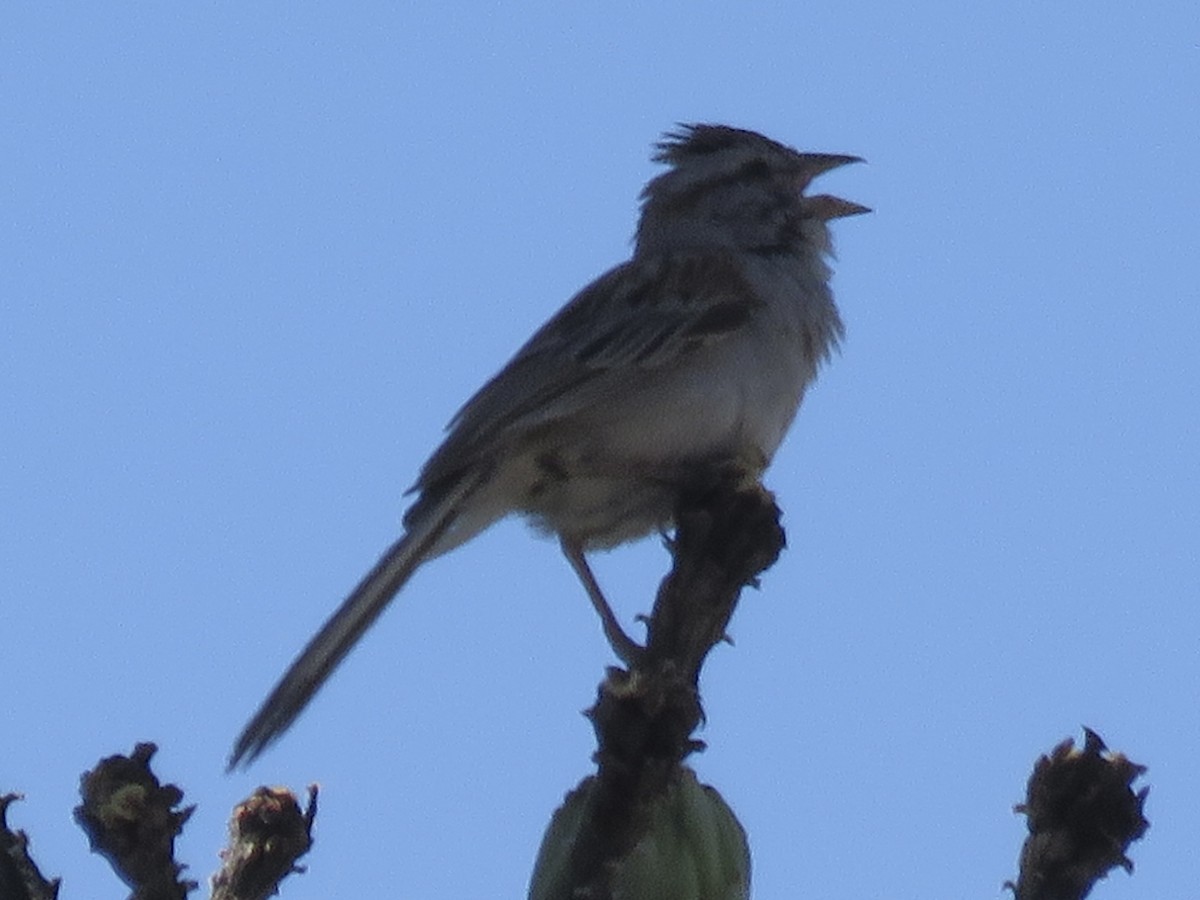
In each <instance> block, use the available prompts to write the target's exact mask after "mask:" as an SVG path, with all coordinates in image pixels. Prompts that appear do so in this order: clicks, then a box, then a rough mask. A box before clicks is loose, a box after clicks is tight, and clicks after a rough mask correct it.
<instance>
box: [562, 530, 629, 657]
mask: <svg viewBox="0 0 1200 900" xmlns="http://www.w3.org/2000/svg"><path fill="white" fill-rule="evenodd" d="M559 544H560V546H561V547H562V552H563V556H565V557H566V558H567V562H569V563H570V564H571V568H572V569H574V570H575V574H576V575H577V576H579V581H580V582H581V583H582V584H583V589H584V590H585V591H587V595H588V599H589V600H591V601H592V607H593V608H594V609H595V610H596V614H597V615H599V616H600V624H601V625H602V626H603V628H604V636H605V637H606V638H608V643H609V646H610V647H612V649H613V653H615V654H617V658H618V659H620V660H621V662H623V663H625V665H627V666H634V665H636V664H637V663H638V662H639V661H640V660H641V659H642V657H643V656H645V653H646V648H645V647H643V646H642V645H641V644H639V643H638V642H637V641H635V640H634V639H633V638H631V637H630V636H629V635H627V634H626V633H625V629H623V628H622V627H621V623H620V622H618V621H617V617H616V615H615V614H614V613H613V611H612V607H610V606H609V605H608V601H607V600H606V599H605V598H604V592H603V591H602V590H600V585H599V583H598V582H597V581H596V576H595V575H593V574H592V568H591V566H589V565H588V563H587V559H586V558H585V557H584V555H583V547H581V546H580V545H579V543H578V542H575V541H570V540H568V539H567V538H561V539H560V541H559Z"/></svg>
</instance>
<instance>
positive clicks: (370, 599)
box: [228, 473, 483, 770]
mask: <svg viewBox="0 0 1200 900" xmlns="http://www.w3.org/2000/svg"><path fill="white" fill-rule="evenodd" d="M482 480H483V476H482V473H477V474H476V475H475V476H474V477H466V478H463V479H462V480H460V481H459V482H458V483H457V484H456V485H454V487H453V488H452V489H451V490H450V491H448V492H447V493H446V495H445V496H443V497H441V498H439V499H438V500H437V501H436V502H434V503H428V504H425V505H424V506H423V509H422V510H421V514H420V515H418V516H415V517H414V519H415V521H409V522H407V523H406V524H407V525H408V528H407V531H406V533H405V535H404V536H403V537H402V538H400V540H398V541H396V543H394V544H393V545H392V546H391V547H389V548H388V550H387V552H386V553H384V554H383V556H382V557H381V558H380V560H379V562H378V563H376V564H375V567H374V568H373V569H371V571H370V572H368V573H367V574H366V576H365V577H364V578H363V579H362V581H360V582H359V583H358V586H357V587H356V588H355V589H354V590H353V591H352V592H351V594H350V596H349V597H347V598H346V599H345V601H343V603H342V605H341V606H340V607H338V609H337V612H335V613H334V614H333V615H332V616H330V617H329V620H328V621H326V623H325V624H324V625H323V626H322V628H321V630H320V631H318V632H317V634H316V636H314V637H313V639H312V640H311V641H309V642H308V646H306V647H305V648H304V650H303V651H302V652H301V653H300V655H299V656H298V657H296V659H295V661H294V662H293V663H292V665H291V667H290V668H289V669H288V670H287V672H286V673H285V674H284V676H283V678H281V679H280V680H279V683H278V684H277V685H276V686H275V690H273V691H272V692H271V695H270V696H269V697H267V699H266V701H264V702H263V704H262V706H260V707H259V709H258V712H256V713H255V714H254V718H252V719H251V720H250V722H249V723H248V724H247V725H246V727H245V729H243V731H242V733H241V735H240V736H239V737H238V739H237V742H236V743H235V744H234V747H233V752H232V753H231V754H230V756H229V766H228V768H229V769H230V770H232V769H234V768H236V767H238V766H239V765H241V764H243V763H245V764H247V765H248V764H249V763H251V762H253V761H254V760H255V758H257V757H258V755H259V754H260V753H262V752H263V750H265V749H266V748H267V747H268V746H270V745H271V744H272V743H274V742H275V740H277V739H278V738H279V737H280V736H281V735H282V734H283V733H284V732H285V731H287V729H288V728H289V727H290V726H291V724H292V723H293V722H294V721H295V720H296V717H297V716H299V715H300V713H301V712H303V710H304V708H305V707H306V706H307V705H308V703H309V701H310V700H312V698H313V697H314V696H315V695H316V693H317V691H318V690H320V688H321V685H323V684H324V683H325V681H326V680H327V679H328V678H329V676H330V675H331V674H332V673H333V671H334V669H336V668H337V666H338V664H339V663H341V661H342V660H343V659H345V658H346V654H348V653H349V652H350V650H351V649H352V648H353V647H354V645H355V644H356V643H358V640H359V638H361V637H362V636H363V634H364V633H365V632H366V631H367V629H368V628H370V627H371V626H372V625H373V624H374V623H375V620H376V619H378V618H379V616H380V614H381V613H382V612H383V611H384V609H386V608H387V605H388V603H390V602H391V600H392V598H393V597H395V596H396V594H397V593H399V591H400V589H401V588H403V587H404V585H405V583H406V582H407V581H408V579H409V578H411V577H412V574H413V572H415V571H416V570H417V568H418V567H419V566H420V565H421V563H423V562H425V561H426V560H427V559H430V558H432V557H433V556H436V555H438V554H439V553H440V552H443V551H444V550H446V549H449V548H448V547H446V546H445V544H446V542H444V541H442V538H444V537H445V536H446V535H447V532H449V531H450V530H451V529H452V528H453V527H454V525H455V523H456V520H457V519H458V518H459V512H460V510H461V509H462V504H463V501H464V500H466V498H467V497H468V496H469V495H470V494H471V493H473V492H474V491H475V490H476V489H477V488H478V487H479V485H480V483H481V482H482ZM456 537H457V536H456ZM450 543H451V545H456V544H457V543H459V540H452V541H451V542H450Z"/></svg>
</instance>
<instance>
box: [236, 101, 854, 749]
mask: <svg viewBox="0 0 1200 900" xmlns="http://www.w3.org/2000/svg"><path fill="white" fill-rule="evenodd" d="M656 151H657V152H656V153H655V155H654V157H653V159H654V161H655V162H658V163H663V164H665V165H666V167H667V168H666V170H665V171H664V172H662V173H661V174H659V175H657V176H656V177H654V178H653V179H652V180H651V181H650V182H649V183H648V184H647V185H646V186H645V188H644V190H643V191H642V194H641V214H640V218H639V221H638V224H637V230H636V235H635V239H634V249H633V254H632V256H631V258H630V259H629V260H628V261H627V262H624V263H621V264H620V265H618V266H617V267H616V268H614V269H611V270H610V271H608V272H607V273H605V274H603V275H601V276H600V277H599V278H597V279H596V280H595V281H593V282H592V283H591V284H589V285H588V286H587V287H585V288H584V289H583V290H581V291H580V292H579V293H578V294H576V295H575V296H574V297H573V298H572V299H571V300H570V301H568V302H567V304H566V305H565V306H563V307H562V308H561V309H560V310H559V311H558V312H557V313H555V314H554V315H553V316H552V317H551V318H550V319H549V321H547V322H546V323H545V324H544V325H543V326H542V327H541V328H540V329H538V331H537V332H536V333H535V334H534V335H533V336H532V337H531V338H530V339H529V340H528V341H527V342H526V343H525V345H524V346H522V347H521V348H520V349H519V350H518V351H517V353H516V355H515V356H513V358H512V359H511V360H509V362H508V363H507V365H505V366H504V368H502V369H501V370H500V372H499V373H498V374H497V375H496V376H495V377H494V378H492V379H491V380H490V381H489V382H487V383H486V384H485V385H484V386H483V387H482V388H480V389H479V391H478V392H477V393H476V394H475V395H474V396H473V397H471V399H469V400H468V401H467V402H466V404H465V405H464V406H463V407H462V408H461V409H460V410H459V411H458V413H457V414H456V415H455V416H454V418H453V419H452V420H451V422H450V424H449V426H448V428H447V434H446V437H445V440H444V441H443V442H442V444H441V446H439V447H438V448H437V449H436V450H435V451H434V452H433V455H432V456H430V457H429V459H428V461H427V462H426V463H425V465H424V466H423V468H422V469H421V471H420V475H419V476H418V478H417V481H416V484H415V485H414V486H413V488H412V489H411V491H410V493H412V494H415V499H414V500H413V502H412V505H411V506H410V507H409V509H408V511H407V512H406V514H405V516H404V534H403V535H402V536H401V537H400V539H399V540H398V541H396V543H394V544H393V545H392V546H391V547H390V548H388V550H387V551H386V552H385V553H384V554H383V556H382V558H381V559H380V560H379V562H378V563H376V565H375V567H374V568H373V569H371V570H370V571H369V572H368V573H367V574H366V576H364V577H363V579H362V580H361V581H360V582H359V583H358V585H357V586H356V587H355V588H354V590H353V591H352V592H351V593H350V595H349V596H348V597H347V598H346V600H345V601H344V602H343V603H342V605H341V606H340V607H339V608H338V609H337V611H336V612H334V614H333V615H332V616H331V617H330V618H329V620H328V621H327V622H326V623H325V624H324V625H323V626H322V628H321V629H320V631H318V632H317V634H316V635H315V636H314V637H313V638H312V640H311V641H309V643H308V645H307V646H306V647H305V648H304V650H303V651H301V653H300V655H299V656H298V657H297V658H296V660H295V661H294V662H293V663H292V665H291V667H290V668H289V669H288V670H287V672H286V673H285V674H284V676H283V678H282V679H281V680H280V681H279V683H278V684H277V685H276V687H275V689H274V690H273V691H272V692H271V694H270V696H268V697H267V699H266V701H265V702H264V703H263V704H262V706H261V707H260V708H259V710H258V712H257V713H255V715H254V717H253V718H252V719H251V720H250V722H249V724H248V725H247V726H246V728H245V730H244V731H243V732H242V734H241V736H240V737H239V738H238V739H237V742H236V744H235V746H234V748H233V752H232V754H231V756H230V763H229V764H230V767H231V768H233V767H235V766H237V765H239V764H241V763H243V762H249V761H251V760H253V759H254V758H255V757H257V756H258V755H259V754H260V753H261V752H262V751H263V750H264V749H265V748H266V747H267V746H268V745H270V744H271V743H272V742H274V741H275V740H276V739H278V738H279V737H280V736H281V735H282V734H283V733H284V732H285V731H286V730H287V729H288V727H289V726H291V724H292V723H293V722H294V721H295V719H296V717H297V716H298V715H299V714H300V712H301V711H302V710H303V709H304V708H305V706H306V705H307V704H308V702H309V701H310V700H311V699H312V698H313V696H314V695H315V694H316V692H317V691H318V690H319V689H320V687H321V685H323V684H324V683H325V681H326V680H327V679H328V678H329V676H330V675H331V674H332V673H333V671H334V669H335V668H336V667H337V666H338V664H339V663H340V662H341V661H342V660H343V659H344V658H345V657H346V654H347V653H349V652H350V650H351V648H352V647H353V646H354V645H355V643H357V642H358V640H359V639H360V638H361V637H362V636H363V634H364V633H365V632H366V631H367V629H368V628H370V627H371V625H372V624H373V623H374V622H375V621H376V619H378V618H379V616H380V614H381V613H382V612H383V611H384V609H385V608H387V605H388V604H389V603H390V602H391V600H392V598H393V597H395V596H396V594H397V593H398V592H399V591H400V589H401V588H402V587H404V585H405V584H406V583H407V582H408V580H409V578H411V577H412V575H413V573H414V572H415V571H416V570H417V568H418V567H420V566H421V565H422V564H423V563H425V562H427V561H429V560H431V559H433V558H435V557H438V556H441V555H443V554H445V553H448V552H449V551H451V550H453V549H454V548H456V547H458V546H459V545H460V544H463V543H465V542H466V541H469V540H470V539H471V538H473V537H475V535H477V534H479V533H480V532H481V531H483V530H484V529H485V528H487V527H488V526H489V525H491V524H492V523H494V522H496V521H497V520H498V519H501V518H504V517H505V516H508V515H510V514H512V513H518V514H520V515H522V516H524V517H525V518H527V519H528V520H529V521H530V522H531V523H532V525H533V526H534V528H535V529H537V530H538V531H540V532H543V533H545V534H547V535H552V536H555V537H557V539H558V542H559V544H560V546H561V548H562V551H563V553H564V555H565V556H566V558H567V560H568V561H569V563H570V564H571V566H572V568H573V569H574V570H575V572H576V574H577V575H578V577H579V578H580V580H581V582H582V583H583V586H584V588H585V590H586V592H587V594H588V597H589V599H590V600H591V602H592V604H593V606H594V607H595V608H596V611H597V613H598V614H599V615H600V620H601V624H602V627H603V629H604V632H605V634H606V636H607V637H608V640H609V643H610V644H611V645H612V648H613V650H614V652H615V653H616V655H617V656H618V657H619V658H620V659H622V660H623V661H625V662H627V663H633V662H635V661H636V659H637V658H638V654H639V651H640V650H641V648H640V647H639V645H638V644H637V643H636V642H635V641H634V640H633V639H631V638H630V637H629V636H628V635H627V634H626V633H625V632H624V630H623V629H622V628H621V626H620V623H619V622H618V621H617V619H616V617H615V615H614V614H613V613H612V611H611V609H610V608H609V606H608V603H607V601H606V600H605V598H604V595H603V593H602V591H601V590H600V587H599V585H598V584H597V583H596V579H595V578H594V576H593V575H592V572H591V569H590V567H589V566H588V563H587V560H586V558H585V555H584V554H585V553H586V552H589V551H592V550H598V549H605V548H609V547H613V546H615V545H618V544H621V543H624V542H626V541H631V540H634V539H636V538H639V537H643V536H645V535H648V534H651V533H653V532H656V531H658V532H662V531H664V530H666V529H669V528H670V526H671V518H672V515H673V511H674V509H675V507H676V503H677V501H678V499H679V496H680V494H681V492H682V491H683V490H684V489H685V488H686V487H687V486H688V485H690V484H694V483H696V481H697V479H698V478H701V477H703V475H704V474H705V473H709V472H715V471H720V472H724V473H728V472H731V471H732V472H736V473H737V475H738V478H739V480H741V481H744V482H745V483H746V484H756V483H759V481H760V479H761V477H762V474H763V472H764V470H765V469H766V467H767V465H768V464H769V463H770V461H771V459H772V457H773V456H774V454H775V451H776V450H777V449H778V447H779V444H780V442H781V441H782V440H783V437H784V434H785V433H786V432H787V430H788V428H789V426H790V425H791V423H792V420H793V419H794V418H795V415H796V412H797V409H798V408H799V406H800V402H801V400H802V399H803V397H804V394H805V391H806V390H807V388H808V386H809V385H810V384H811V383H812V381H813V379H814V378H815V376H816V374H817V370H818V368H819V367H820V366H821V364H822V363H824V362H825V361H826V360H828V358H829V357H830V355H831V353H832V352H833V350H834V349H836V347H837V346H838V343H839V341H840V340H841V338H842V335H843V326H842V321H841V318H840V316H839V314H838V310H837V307H836V306H835V305H834V301H833V295H832V293H831V291H830V287H829V279H830V276H831V272H830V268H829V264H828V261H829V259H830V257H831V256H832V244H831V238H830V232H829V223H830V221H832V220H833V219H838V218H842V217H845V216H853V215H857V214H859V213H864V212H869V210H868V208H867V207H865V206H861V205H859V204H857V203H853V202H851V201H848V200H843V199H841V198H838V197H833V196H829V195H826V194H816V195H810V194H807V193H805V192H806V190H807V189H808V187H809V185H810V183H811V182H812V181H813V179H815V178H816V177H817V176H819V175H821V174H823V173H825V172H828V171H830V170H831V169H835V168H837V167H839V166H843V165H846V164H848V163H854V162H861V160H860V159H859V158H858V157H855V156H845V155H839V154H829V153H800V152H797V151H796V150H793V149H792V148H790V147H787V146H785V145H783V144H780V143H777V142H775V141H773V140H771V139H769V138H767V137H764V136H763V135H761V134H758V133H756V132H753V131H747V130H743V129H739V128H732V127H729V126H726V125H711V124H693V125H684V126H680V127H679V128H678V129H677V130H676V131H673V132H668V133H667V134H666V135H664V137H663V139H662V140H661V142H659V143H658V144H657V145H656Z"/></svg>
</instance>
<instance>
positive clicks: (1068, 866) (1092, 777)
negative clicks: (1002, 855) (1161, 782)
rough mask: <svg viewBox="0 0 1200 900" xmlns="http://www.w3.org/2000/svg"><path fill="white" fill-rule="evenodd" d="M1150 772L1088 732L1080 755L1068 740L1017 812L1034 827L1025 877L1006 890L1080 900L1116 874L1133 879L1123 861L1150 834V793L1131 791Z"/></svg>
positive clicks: (1033, 899) (1032, 899) (1026, 899)
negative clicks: (1116, 870)
mask: <svg viewBox="0 0 1200 900" xmlns="http://www.w3.org/2000/svg"><path fill="white" fill-rule="evenodd" d="M1145 771H1146V767H1145V766H1140V765H1138V764H1137V763H1134V762H1130V760H1128V759H1127V758H1126V757H1125V756H1123V755H1122V754H1120V753H1110V752H1108V750H1107V748H1106V747H1105V746H1104V741H1102V740H1101V739H1100V736H1099V735H1097V734H1096V733H1095V732H1094V731H1092V730H1091V729H1090V728H1085V729H1084V743H1083V749H1082V750H1079V749H1076V748H1075V744H1074V742H1073V741H1072V740H1071V739H1070V738H1068V739H1067V740H1065V741H1063V742H1062V743H1061V744H1059V745H1058V746H1057V747H1055V748H1054V750H1052V751H1051V752H1050V754H1049V755H1048V756H1043V757H1041V758H1040V759H1039V760H1038V761H1037V764H1036V765H1035V766H1034V769H1033V774H1032V775H1030V776H1029V786H1028V788H1027V791H1026V799H1025V802H1024V803H1022V804H1020V805H1018V806H1017V807H1016V811H1017V812H1019V813H1024V814H1025V817H1026V819H1027V820H1028V825H1029V837H1028V838H1026V839H1025V846H1024V847H1022V849H1021V873H1020V875H1019V876H1018V879H1017V883H1016V884H1013V883H1011V882H1009V884H1008V887H1011V888H1012V889H1013V893H1014V894H1015V895H1016V900H1083V898H1084V897H1086V896H1087V895H1088V893H1089V892H1090V891H1091V889H1092V887H1093V886H1094V885H1095V883H1096V882H1097V881H1098V880H1100V879H1101V878H1103V877H1105V876H1106V875H1107V874H1108V873H1109V872H1110V871H1111V870H1112V869H1113V868H1115V867H1116V866H1121V867H1122V868H1124V869H1125V871H1127V872H1132V871H1133V863H1132V862H1131V861H1130V859H1129V857H1128V856H1127V855H1126V853H1127V851H1128V850H1129V846H1130V844H1132V843H1133V842H1134V841H1136V840H1138V839H1139V838H1140V837H1141V836H1142V835H1143V834H1145V833H1146V829H1147V828H1149V827H1150V823H1149V822H1147V821H1146V818H1145V816H1144V815H1143V814H1142V812H1143V807H1144V805H1145V802H1146V795H1147V794H1148V793H1149V791H1150V789H1149V788H1142V789H1141V790H1140V791H1138V792H1137V793H1136V794H1135V793H1134V792H1133V790H1132V788H1131V787H1130V786H1131V785H1132V784H1133V782H1134V781H1135V780H1136V779H1137V778H1138V777H1139V776H1140V775H1141V774H1142V773H1143V772H1145Z"/></svg>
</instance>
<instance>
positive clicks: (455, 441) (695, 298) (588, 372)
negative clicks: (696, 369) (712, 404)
mask: <svg viewBox="0 0 1200 900" xmlns="http://www.w3.org/2000/svg"><path fill="white" fill-rule="evenodd" d="M760 305H761V301H759V300H758V299H757V298H756V297H755V295H754V293H753V291H752V290H751V289H750V287H749V285H748V284H747V282H746V279H745V277H744V276H743V275H742V272H741V269H740V267H739V266H738V264H737V262H736V261H735V260H734V259H733V257H732V255H729V254H714V253H713V252H712V251H711V250H708V251H706V252H704V253H675V254H667V255H661V256H655V257H652V258H648V259H634V260H631V261H630V262H627V263H625V264H623V265H621V266H618V267H616V268H615V269H612V270H610V271H609V272H607V273H606V274H604V275H602V276H600V278H598V279H596V280H595V281H594V282H592V283H591V284H590V285H588V286H587V287H585V288H584V289H583V290H582V291H580V292H579V293H578V294H576V295H575V297H573V298H572V299H571V300H570V301H569V302H568V303H567V304H566V305H565V306H564V307H563V308H562V309H560V310H559V311H558V312H557V313H556V314H555V315H554V316H553V317H552V318H551V319H550V320H549V321H548V322H546V324H545V325H543V326H542V327H541V328H540V329H539V330H538V331H537V332H536V333H535V334H534V335H533V337H531V338H530V339H529V340H528V341H527V342H526V343H525V345H524V346H523V347H521V349H520V350H518V351H517V353H516V355H515V356H514V357H513V358H512V359H511V360H510V361H509V362H508V364H507V365H506V366H505V367H504V368H503V369H501V370H500V372H499V373H498V374H497V375H496V376H495V377H494V378H492V379H491V380H490V381H489V382H488V383H487V384H485V385H484V386H483V387H482V388H480V389H479V391H478V392H476V394H475V395H474V396H473V397H471V399H470V400H468V401H467V402H466V404H464V405H463V407H462V409H460V410H459V411H458V413H457V414H456V415H455V417H454V418H453V419H452V420H451V422H450V425H449V426H448V432H449V433H448V434H447V436H446V439H445V441H444V442H443V443H442V445H441V446H440V447H439V448H438V449H437V450H436V451H435V452H434V454H433V456H432V457H430V459H429V461H428V462H427V463H426V464H425V467H424V468H423V469H422V471H421V476H420V478H419V480H418V481H417V484H416V485H415V486H414V490H422V491H423V490H427V489H429V488H430V487H432V486H435V485H437V484H438V483H440V482H443V481H444V480H446V479H448V478H453V477H456V476H457V475H458V474H459V473H461V472H462V471H463V470H464V469H466V468H469V467H471V466H473V465H475V464H476V463H478V462H479V461H480V458H481V457H482V456H486V455H487V454H488V453H489V451H490V450H491V449H492V448H495V447H497V446H499V445H502V444H503V443H504V442H506V441H509V440H513V439H514V438H516V437H517V436H519V435H522V434H525V433H528V432H529V431H530V430H531V429H534V428H538V427H540V426H543V425H545V424H547V423H548V422H552V421H555V420H560V419H564V418H568V417H570V416H572V415H573V414H575V413H577V412H579V411H580V410H582V409H586V408H587V407H588V406H589V405H591V404H594V403H598V402H603V401H604V398H605V397H612V396H619V395H621V393H622V392H623V391H625V390H626V389H628V388H629V387H630V385H631V383H633V382H634V381H635V380H636V382H637V383H638V384H640V385H644V384H645V383H646V377H645V376H646V370H652V369H656V368H660V367H662V366H668V365H671V364H673V363H675V362H676V361H678V360H679V359H680V358H682V357H684V356H686V355H688V354H690V353H694V352H695V351H696V350H698V349H699V348H701V347H703V346H706V345H708V344H711V343H713V342H714V341H720V340H722V339H723V338H725V337H726V336H728V335H729V334H732V333H734V332H736V331H737V330H738V329H740V328H741V327H742V326H744V325H745V323H746V322H747V320H748V319H749V318H750V317H751V316H752V315H753V314H754V310H755V308H756V307H758V306H760Z"/></svg>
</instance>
